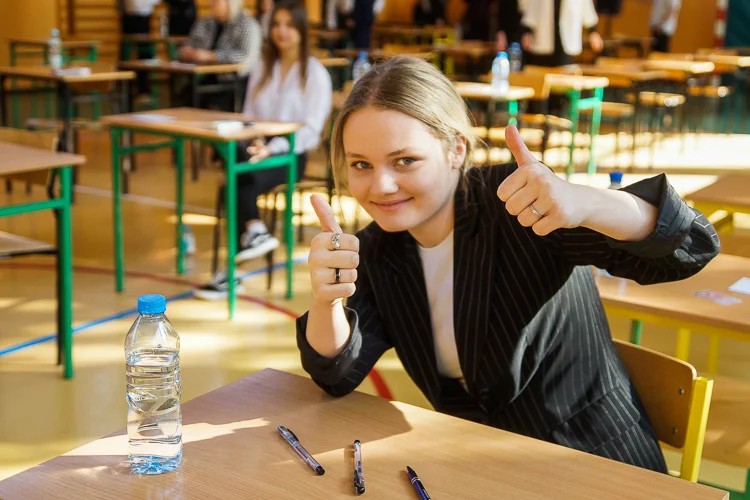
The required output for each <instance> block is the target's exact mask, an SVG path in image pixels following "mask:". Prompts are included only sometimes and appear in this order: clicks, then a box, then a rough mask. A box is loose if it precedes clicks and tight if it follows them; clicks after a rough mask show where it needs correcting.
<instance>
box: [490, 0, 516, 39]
mask: <svg viewBox="0 0 750 500" xmlns="http://www.w3.org/2000/svg"><path fill="white" fill-rule="evenodd" d="M521 17H522V15H521V10H520V9H519V6H518V0H499V3H498V6H497V34H496V35H495V42H496V44H497V51H498V52H499V51H501V50H502V51H507V50H508V47H510V45H511V44H513V43H520V42H521Z"/></svg>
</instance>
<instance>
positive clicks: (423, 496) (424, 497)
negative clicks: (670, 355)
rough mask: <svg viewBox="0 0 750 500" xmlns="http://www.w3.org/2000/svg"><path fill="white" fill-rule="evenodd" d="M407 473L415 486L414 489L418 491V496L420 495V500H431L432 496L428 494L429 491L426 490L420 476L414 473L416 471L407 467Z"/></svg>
mask: <svg viewBox="0 0 750 500" xmlns="http://www.w3.org/2000/svg"><path fill="white" fill-rule="evenodd" d="M406 472H407V474H409V480H410V481H411V485H412V486H414V489H415V490H417V495H419V498H420V500H430V495H428V494H427V490H426V489H424V485H423V484H422V480H421V479H419V476H417V473H416V472H414V469H412V468H411V467H409V466H408V465H407V466H406Z"/></svg>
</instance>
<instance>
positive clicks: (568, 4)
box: [521, 0, 599, 56]
mask: <svg viewBox="0 0 750 500" xmlns="http://www.w3.org/2000/svg"><path fill="white" fill-rule="evenodd" d="M523 3H524V4H525V5H524V7H523V12H524V14H523V20H522V21H521V23H522V24H523V25H524V26H528V27H529V28H531V30H532V31H533V32H534V47H533V49H532V52H534V53H535V54H540V55H544V54H552V53H553V52H554V51H555V24H554V23H555V19H554V18H555V2H554V0H525V2H523ZM598 22H599V16H597V15H596V8H595V7H594V0H562V1H561V3H560V40H561V41H562V46H563V50H565V53H566V54H568V55H571V56H577V55H578V54H580V53H581V52H582V51H583V29H584V28H592V27H594V26H596V23H598Z"/></svg>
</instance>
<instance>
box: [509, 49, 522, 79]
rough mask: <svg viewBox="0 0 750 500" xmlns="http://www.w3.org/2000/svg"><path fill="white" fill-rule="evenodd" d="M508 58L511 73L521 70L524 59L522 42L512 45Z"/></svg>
mask: <svg viewBox="0 0 750 500" xmlns="http://www.w3.org/2000/svg"><path fill="white" fill-rule="evenodd" d="M508 59H509V60H510V72H511V73H518V72H519V71H521V61H522V59H523V52H522V51H521V44H519V43H518V42H514V43H512V44H511V45H510V49H508Z"/></svg>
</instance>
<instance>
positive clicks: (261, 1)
mask: <svg viewBox="0 0 750 500" xmlns="http://www.w3.org/2000/svg"><path fill="white" fill-rule="evenodd" d="M273 4H274V0H258V2H257V4H256V8H255V12H256V14H255V17H256V18H257V19H258V22H259V23H260V27H261V28H262V29H263V38H268V30H269V28H270V27H271V14H273Z"/></svg>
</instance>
